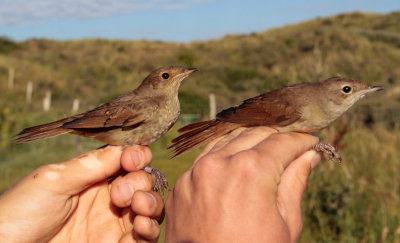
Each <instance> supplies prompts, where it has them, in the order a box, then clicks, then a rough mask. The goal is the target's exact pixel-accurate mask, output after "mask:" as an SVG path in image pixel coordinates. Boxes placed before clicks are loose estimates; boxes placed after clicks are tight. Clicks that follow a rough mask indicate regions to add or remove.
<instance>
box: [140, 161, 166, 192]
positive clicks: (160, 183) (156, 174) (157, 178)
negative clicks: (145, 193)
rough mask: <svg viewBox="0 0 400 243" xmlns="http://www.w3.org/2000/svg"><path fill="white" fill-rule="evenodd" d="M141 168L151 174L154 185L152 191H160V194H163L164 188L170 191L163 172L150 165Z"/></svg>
mask: <svg viewBox="0 0 400 243" xmlns="http://www.w3.org/2000/svg"><path fill="white" fill-rule="evenodd" d="M143 170H144V171H146V172H147V173H149V174H151V177H152V178H153V181H154V186H153V190H154V191H156V192H159V193H161V195H162V196H164V188H165V189H167V190H168V191H171V189H170V188H169V185H168V181H167V178H166V177H165V175H164V173H162V172H161V171H159V170H157V169H156V168H154V167H152V166H150V165H148V166H146V167H144V169H143Z"/></svg>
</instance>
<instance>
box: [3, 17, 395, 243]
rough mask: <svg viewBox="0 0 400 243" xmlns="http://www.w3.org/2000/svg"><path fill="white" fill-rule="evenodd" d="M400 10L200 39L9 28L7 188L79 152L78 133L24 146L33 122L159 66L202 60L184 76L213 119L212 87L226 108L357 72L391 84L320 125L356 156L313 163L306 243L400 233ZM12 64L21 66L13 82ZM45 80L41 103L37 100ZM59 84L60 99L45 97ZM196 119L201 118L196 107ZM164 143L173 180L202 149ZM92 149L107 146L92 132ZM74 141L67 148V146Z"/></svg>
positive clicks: (188, 96)
mask: <svg viewBox="0 0 400 243" xmlns="http://www.w3.org/2000/svg"><path fill="white" fill-rule="evenodd" d="M399 23H400V12H395V13H391V14H387V15H381V14H365V13H351V14H341V15H337V16H332V17H328V18H318V19H315V20H311V21H308V22H303V23H300V24H295V25H290V26H286V27H283V28H279V29H273V30H269V31H266V32H262V33H253V34H250V35H230V36H225V37H224V38H222V39H218V40H210V41H206V42H192V43H188V44H179V43H165V42H155V41H144V40H143V41H111V40H79V41H62V42H61V41H54V40H42V39H32V40H28V41H25V42H14V41H12V40H10V39H7V38H4V37H3V38H0V80H2V81H1V82H0V93H1V97H0V133H1V134H0V178H2V179H1V183H0V191H4V190H5V189H6V188H7V187H9V186H10V185H12V184H13V183H14V182H15V181H16V180H18V179H19V178H21V177H22V176H24V175H25V174H26V173H27V172H29V171H30V170H32V169H33V168H35V167H37V166H38V165H40V164H44V163H49V162H56V161H61V160H64V159H67V158H69V157H71V156H73V155H74V154H75V150H74V149H75V147H74V141H75V140H74V137H73V136H70V135H67V136H62V137H57V138H54V139H52V140H47V141H42V142H35V143H32V144H27V145H20V146H16V145H14V144H12V142H11V138H12V136H13V135H15V134H16V133H18V132H19V131H20V130H21V129H22V128H24V127H27V126H32V125H35V124H39V123H43V122H49V121H52V120H54V119H57V118H61V117H63V116H66V115H71V114H72V111H71V108H72V101H73V99H79V100H80V109H79V111H84V110H87V109H90V108H93V107H95V106H96V105H98V104H100V103H103V102H106V101H108V100H110V99H111V98H113V97H115V96H117V95H119V94H122V93H124V92H126V91H129V90H132V89H134V88H135V87H136V86H137V85H138V84H139V83H140V81H141V80H142V79H143V78H144V77H145V76H146V75H147V74H148V73H149V72H150V71H151V70H153V69H155V68H157V67H160V66H166V65H183V66H191V67H197V68H199V69H200V71H199V72H197V73H196V74H194V75H193V76H191V77H189V78H188V79H187V80H185V81H184V83H183V85H182V87H181V92H180V98H181V104H182V112H183V113H185V114H199V115H200V116H199V117H200V118H201V119H208V109H209V108H208V103H207V102H208V94H209V93H215V94H216V95H217V103H218V110H221V109H223V108H226V107H229V106H232V105H235V104H238V103H239V102H240V101H241V100H243V99H245V98H249V97H251V96H254V95H256V94H259V93H262V92H266V91H269V90H271V89H274V88H278V87H281V86H284V85H288V84H293V83H298V82H305V81H316V80H322V79H325V78H328V77H331V76H337V75H341V76H348V77H353V78H357V79H361V80H364V81H365V82H368V83H370V84H374V85H383V86H385V87H386V88H387V89H386V91H385V92H381V93H379V94H374V95H371V96H370V97H368V98H367V99H365V100H363V101H361V102H359V104H357V105H356V107H355V108H353V109H351V110H350V112H349V113H348V114H346V115H345V116H344V117H343V118H342V119H340V121H338V122H336V123H335V124H334V125H333V126H331V127H330V128H329V129H326V130H325V131H323V132H321V133H320V136H321V140H324V141H327V142H331V143H334V144H335V145H337V146H338V147H339V148H340V151H341V154H342V156H343V157H344V161H343V164H342V165H338V164H333V163H331V162H326V163H322V164H321V165H319V166H318V167H317V169H316V170H315V171H314V172H313V174H312V177H311V180H310V182H309V189H308V191H307V193H306V195H305V200H304V205H303V206H304V221H305V225H304V231H303V235H302V238H301V241H302V242H386V241H387V242H394V241H396V240H397V242H400V223H399V222H400V207H399V205H400V180H399V178H400V139H399V138H400V132H399V124H400V123H399V121H400V24H399ZM9 68H13V69H14V70H15V75H14V87H13V88H12V89H10V88H8V84H7V80H8V75H9ZM28 81H32V82H33V97H32V103H30V104H27V103H26V101H25V99H26V98H25V94H26V85H27V82H28ZM47 90H51V91H52V98H53V99H52V107H51V109H50V111H49V112H44V111H43V109H42V99H43V97H44V95H45V92H46V91H47ZM194 117H196V116H194ZM181 126H182V124H177V125H176V127H175V128H174V130H173V131H171V132H170V133H169V134H168V136H167V137H166V138H164V139H162V140H161V141H159V142H158V143H156V144H154V145H153V146H152V149H153V153H154V164H155V165H156V167H158V168H160V169H162V170H164V171H165V172H166V173H167V177H168V178H169V179H170V181H171V182H172V183H173V182H174V181H175V180H176V179H177V177H178V176H179V175H180V174H181V173H182V172H183V171H184V170H185V169H187V168H188V166H190V162H191V161H192V160H193V159H194V157H195V156H196V154H197V152H198V151H195V152H191V153H188V154H185V155H183V156H182V157H178V158H177V159H174V160H168V159H167V158H168V157H169V156H168V153H167V151H165V149H164V148H165V147H166V146H167V145H168V143H169V141H170V139H171V138H173V137H174V136H176V135H177V132H176V128H177V127H181ZM83 142H84V143H83V145H84V149H92V148H95V147H97V146H99V145H100V144H99V143H97V142H92V141H90V140H86V139H84V140H83ZM61 151H62V152H61Z"/></svg>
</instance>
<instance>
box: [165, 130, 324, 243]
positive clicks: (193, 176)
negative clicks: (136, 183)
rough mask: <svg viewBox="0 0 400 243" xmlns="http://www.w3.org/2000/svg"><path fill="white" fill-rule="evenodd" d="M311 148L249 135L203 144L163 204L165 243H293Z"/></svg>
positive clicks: (294, 137) (288, 137)
mask: <svg viewBox="0 0 400 243" xmlns="http://www.w3.org/2000/svg"><path fill="white" fill-rule="evenodd" d="M317 143H318V138H317V137H315V136H312V135H309V134H305V133H277V131H276V130H274V129H272V128H267V127H256V128H246V129H245V128H240V129H237V130H235V131H234V132H232V133H230V134H228V135H226V136H224V137H221V138H219V139H218V140H216V141H213V142H212V143H211V144H208V146H207V147H206V149H205V150H204V152H203V153H202V154H201V155H200V156H199V157H198V158H197V159H196V161H195V163H194V164H193V166H192V167H191V169H190V170H188V171H186V172H185V173H184V174H183V175H182V176H181V177H180V178H179V179H178V181H177V182H176V185H175V188H174V189H173V191H172V192H171V193H170V195H169V197H168V199H167V201H166V204H165V211H166V216H167V225H166V242H295V241H296V240H297V239H298V237H299V235H300V233H301V229H302V217H301V199H302V195H303V193H304V191H305V189H306V185H307V179H308V177H309V175H310V172H311V170H312V168H313V167H315V166H316V165H317V164H318V162H319V161H320V159H321V157H320V154H318V153H316V152H315V151H314V150H310V149H311V148H312V147H313V146H314V145H315V144H317Z"/></svg>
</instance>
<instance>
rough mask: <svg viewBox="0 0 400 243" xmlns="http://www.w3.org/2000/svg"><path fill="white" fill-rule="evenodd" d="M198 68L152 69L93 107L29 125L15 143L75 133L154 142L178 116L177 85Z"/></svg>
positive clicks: (126, 141) (120, 140)
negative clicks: (132, 86)
mask: <svg viewBox="0 0 400 243" xmlns="http://www.w3.org/2000/svg"><path fill="white" fill-rule="evenodd" d="M195 71H197V69H196V68H188V69H186V68H182V67H175V66H172V67H164V68H159V69H157V70H155V71H153V72H151V73H150V75H149V76H147V77H146V78H145V79H144V80H143V82H142V83H141V84H140V86H139V87H137V88H136V89H135V90H133V91H130V92H128V93H126V94H124V95H121V96H119V97H117V98H115V99H113V100H111V101H110V102H108V103H106V104H103V105H100V106H99V107H96V108H94V109H93V110H90V111H87V112H84V113H81V114H77V115H74V116H71V117H67V118H64V119H61V120H58V121H55V122H51V123H47V124H43V125H39V126H35V127H30V128H26V129H24V130H23V131H22V132H20V133H19V134H18V135H17V136H18V138H17V139H16V142H17V143H26V142H31V141H34V140H38V139H44V138H50V137H54V136H57V135H60V134H65V133H72V134H76V135H80V136H84V137H89V138H93V139H96V140H99V141H101V142H104V143H107V144H110V145H123V146H128V145H133V144H137V145H149V144H152V143H154V142H155V141H157V140H158V139H159V138H160V137H162V136H163V135H164V134H165V133H166V132H167V131H168V130H169V129H170V128H171V127H172V126H173V125H174V124H175V122H176V120H177V119H178V116H179V113H180V104H179V100H178V88H179V86H180V84H181V81H182V80H183V79H184V78H186V77H187V76H188V75H190V74H191V73H193V72H195ZM145 170H146V171H147V172H149V173H152V174H153V175H155V176H156V186H155V187H156V189H157V190H162V187H168V184H167V182H166V180H165V177H164V175H163V174H162V173H161V172H160V171H158V170H156V169H154V168H152V167H147V168H145ZM160 180H161V181H160ZM159 183H161V184H162V185H160V184H159ZM157 187H158V188H157ZM159 187H161V188H159Z"/></svg>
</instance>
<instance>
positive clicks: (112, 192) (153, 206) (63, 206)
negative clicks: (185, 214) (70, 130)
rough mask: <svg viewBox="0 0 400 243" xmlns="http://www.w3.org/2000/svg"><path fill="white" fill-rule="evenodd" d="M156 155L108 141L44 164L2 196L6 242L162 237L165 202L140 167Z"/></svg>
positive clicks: (0, 234)
mask: <svg viewBox="0 0 400 243" xmlns="http://www.w3.org/2000/svg"><path fill="white" fill-rule="evenodd" d="M151 159H152V155H151V152H150V149H149V148H148V147H145V146H130V147H127V148H126V149H124V150H122V147H119V146H107V147H105V148H101V149H97V150H93V151H90V152H87V153H85V154H82V155H80V156H78V157H75V158H73V159H70V160H68V161H65V162H61V163H57V164H48V165H44V166H41V167H39V168H38V169H36V170H34V171H32V172H31V173H30V174H29V175H27V176H26V177H25V178H23V179H22V180H20V181H19V182H18V183H16V184H15V185H14V186H13V187H11V188H10V189H9V190H7V191H6V192H5V193H3V194H2V195H1V196H0V242H138V241H141V242H156V241H157V240H158V237H159V234H160V227H159V224H158V221H161V220H162V217H163V216H162V211H163V202H162V198H161V197H160V195H159V194H158V193H155V192H153V191H151V188H152V184H153V182H152V179H151V176H150V175H149V174H148V173H146V172H144V171H142V170H140V169H141V168H143V167H145V166H146V165H148V164H150V162H151ZM123 170H124V171H126V172H125V173H123V175H121V171H123ZM115 175H118V176H117V177H116V178H115V179H114V180H112V181H110V182H109V181H108V180H107V178H109V177H110V176H115Z"/></svg>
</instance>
